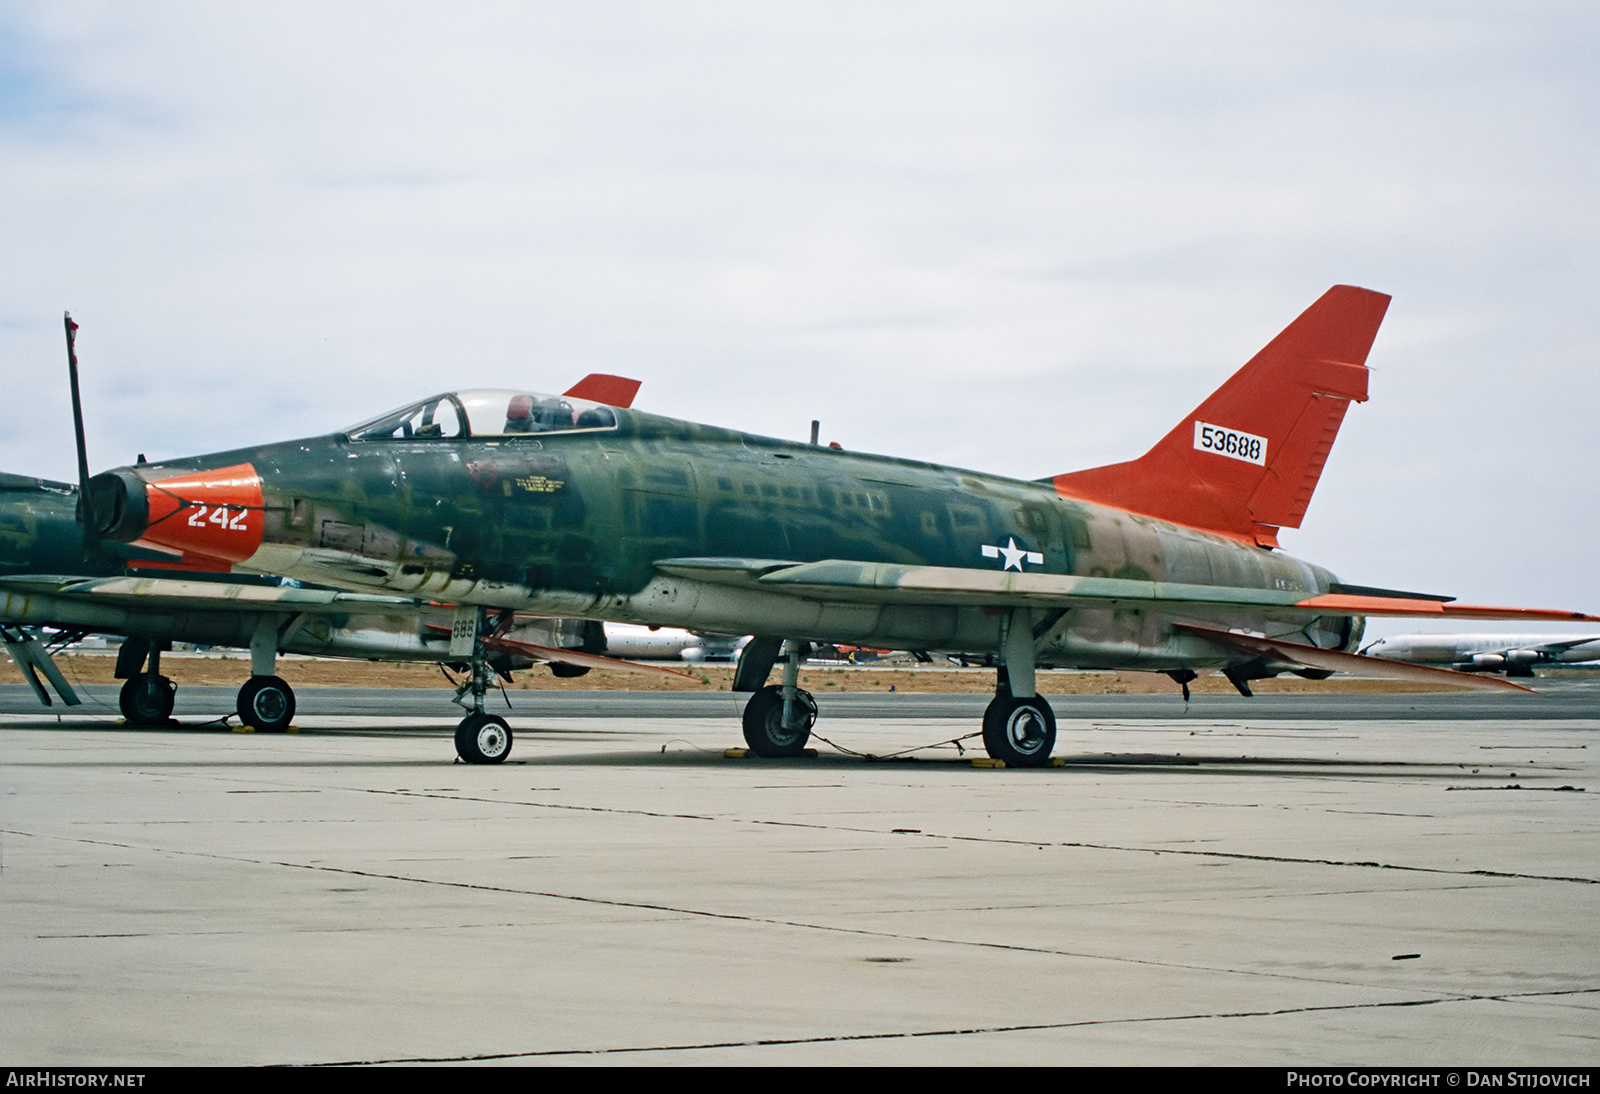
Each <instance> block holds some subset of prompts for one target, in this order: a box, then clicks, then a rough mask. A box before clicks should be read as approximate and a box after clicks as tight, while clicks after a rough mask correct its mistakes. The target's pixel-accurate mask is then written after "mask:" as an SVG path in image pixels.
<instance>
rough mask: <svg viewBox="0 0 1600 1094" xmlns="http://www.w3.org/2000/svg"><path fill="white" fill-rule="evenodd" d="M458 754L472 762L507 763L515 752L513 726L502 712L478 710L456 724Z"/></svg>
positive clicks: (465, 760)
mask: <svg viewBox="0 0 1600 1094" xmlns="http://www.w3.org/2000/svg"><path fill="white" fill-rule="evenodd" d="M456 755H457V756H460V757H461V759H462V761H463V762H465V763H469V764H503V763H505V762H506V757H507V756H509V755H511V727H510V726H508V725H507V724H506V720H505V719H504V718H502V717H500V716H499V715H498V714H485V713H483V711H481V710H480V711H476V712H474V713H472V714H469V715H467V716H466V717H465V718H463V719H461V724H460V725H458V726H456Z"/></svg>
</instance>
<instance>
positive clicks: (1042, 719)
mask: <svg viewBox="0 0 1600 1094" xmlns="http://www.w3.org/2000/svg"><path fill="white" fill-rule="evenodd" d="M1033 643H1034V638H1033V619H1032V616H1031V614H1030V613H1029V612H1027V611H1025V610H1023V609H1020V608H1019V609H1017V610H1016V611H1013V612H1011V613H1010V614H1009V615H1006V616H1004V617H1002V618H1001V621H1000V667H999V668H998V669H997V670H996V671H995V685H994V699H993V700H992V701H991V702H990V703H989V707H988V709H987V710H985V711H984V712H983V747H984V750H985V751H987V752H988V753H989V758H990V759H993V760H1000V761H1001V762H1003V763H1004V764H1005V765H1006V766H1007V767H1043V766H1044V765H1045V764H1048V763H1049V762H1050V753H1051V751H1053V750H1054V749H1055V747H1056V715H1055V711H1053V710H1051V709H1050V704H1049V703H1047V702H1045V700H1044V698H1043V697H1042V696H1040V695H1039V694H1038V693H1037V692H1036V691H1035V690H1034V660H1033V652H1034V645H1033Z"/></svg>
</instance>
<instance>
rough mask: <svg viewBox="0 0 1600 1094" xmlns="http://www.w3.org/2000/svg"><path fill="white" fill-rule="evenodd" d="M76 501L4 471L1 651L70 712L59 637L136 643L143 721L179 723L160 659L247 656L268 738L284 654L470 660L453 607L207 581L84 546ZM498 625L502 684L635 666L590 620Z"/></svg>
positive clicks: (283, 702) (291, 698) (239, 580)
mask: <svg viewBox="0 0 1600 1094" xmlns="http://www.w3.org/2000/svg"><path fill="white" fill-rule="evenodd" d="M71 329H72V328H69V333H70V331H71ZM638 388H639V382H638V381H636V380H630V379H626V378H624V377H616V376H607V375H602V374H591V375H589V376H586V377H584V379H582V380H580V381H579V382H578V383H577V384H576V385H575V386H574V387H572V388H571V389H570V390H569V392H568V394H569V395H574V396H576V395H587V396H588V397H589V398H591V399H594V400H602V401H607V402H611V403H614V404H616V405H618V406H627V405H629V404H630V403H631V402H632V400H633V397H634V395H635V393H636V392H637V391H638ZM78 495H79V489H78V487H76V486H74V485H71V484H68V483H61V482H52V481H50V480H48V479H38V478H30V477H26V476H20V475H9V474H5V473H0V642H3V643H4V645H5V647H6V651H7V652H8V653H9V654H10V655H11V658H12V660H13V661H14V662H15V663H16V664H17V666H18V668H19V669H20V670H21V671H22V674H23V678H24V679H25V680H26V681H27V682H28V683H29V684H30V685H31V687H32V688H33V691H34V694H35V695H36V696H37V697H38V699H39V701H40V702H41V703H43V704H44V705H46V706H50V705H53V703H52V700H51V698H50V692H49V690H47V689H46V684H48V685H49V688H50V689H53V690H54V691H55V693H56V694H57V695H58V696H59V697H60V699H61V700H62V702H63V703H65V704H66V705H68V706H76V705H78V704H79V703H80V699H79V696H78V694H77V692H76V690H75V689H74V688H73V687H72V686H71V684H70V683H69V682H68V681H67V679H66V678H65V676H64V675H63V674H62V672H61V671H60V668H59V666H57V665H56V663H55V661H54V659H53V658H52V656H51V653H50V650H49V648H48V645H47V644H46V642H44V641H41V639H42V638H44V637H45V636H46V635H48V634H50V633H51V632H54V636H55V639H56V641H57V642H58V643H61V642H71V641H75V640H76V639H78V638H81V637H83V636H84V635H88V634H98V635H109V636H122V637H123V638H124V639H125V641H123V643H122V644H121V646H120V647H119V649H118V652H117V662H116V668H115V678H116V679H119V680H122V681H124V683H123V686H122V690H121V693H120V695H119V696H118V704H119V707H120V708H121V711H122V715H123V717H124V718H125V719H127V721H128V722H129V723H131V724H134V725H162V724H166V723H167V722H168V721H169V720H170V716H171V714H172V708H173V703H174V700H175V691H176V689H175V688H174V686H173V683H172V681H171V680H170V679H168V678H167V677H165V676H163V675H162V673H161V655H162V653H164V652H166V651H168V650H170V649H171V648H172V645H173V643H174V642H187V643H197V644H203V645H207V646H220V647H237V648H241V649H248V650H249V651H250V658H251V675H250V678H249V679H248V680H247V681H245V683H244V684H243V686H242V687H241V688H240V690H239V696H238V702H237V705H236V712H237V714H238V718H239V721H240V723H241V724H243V725H249V726H253V727H254V728H256V729H258V730H261V731H264V732H272V731H277V730H282V729H284V728H286V727H287V726H288V725H289V724H290V722H291V720H292V719H293V717H294V711H295V695H294V690H293V689H292V688H291V687H290V686H289V684H288V683H287V682H286V681H284V680H283V679H282V678H281V677H279V676H278V675H277V674H276V658H277V655H278V654H279V653H300V654H312V655H317V656H323V657H344V658H359V659H363V660H374V661H425V662H441V663H449V662H452V661H459V660H462V659H463V656H464V654H463V652H462V650H461V649H460V641H459V639H454V638H453V634H452V626H453V607H451V606H443V607H441V606H440V605H437V604H433V603H429V602H428V601H425V600H417V599H415V598H410V597H397V596H388V595H373V594H370V593H360V592H355V593H351V592H343V591H339V590H336V589H332V588H327V587H307V586H304V585H302V584H301V583H299V582H295V581H292V580H285V579H282V578H279V577H276V576H258V575H250V574H232V573H228V574H224V573H216V572H207V571H214V570H217V569H219V568H218V567H215V566H209V565H203V564H202V565H200V566H191V565H189V564H186V563H185V562H184V561H183V560H182V559H181V558H179V557H176V556H175V555H174V553H173V552H171V551H166V550H162V549H160V548H148V547H139V546H129V545H124V544H119V543H110V542H106V541H100V540H86V538H85V536H84V535H83V531H82V527H81V521H80V515H79V507H78ZM185 570H188V571H190V572H184V571H185ZM497 629H498V634H497V635H492V636H491V637H490V640H489V645H490V647H491V652H490V658H491V668H492V669H494V670H495V671H497V672H499V673H500V674H502V675H506V674H509V673H510V672H512V671H514V670H518V669H523V668H528V667H531V666H532V665H534V664H537V663H549V664H550V665H551V668H552V670H553V671H555V672H556V673H558V674H561V675H577V674H580V673H583V672H587V671H588V670H589V669H590V668H593V667H597V666H603V667H611V668H616V667H622V668H627V669H634V668H636V666H631V665H627V664H626V663H624V662H620V661H617V660H615V659H613V658H609V657H604V656H598V655H599V654H602V653H603V652H604V641H603V638H602V637H601V636H600V633H599V631H598V627H597V625H595V624H592V623H586V622H585V621H583V620H559V619H528V618H503V619H502V620H500V621H499V622H498V623H497ZM453 640H454V643H455V645H454V647H453V646H452V642H453ZM453 648H454V650H455V652H454V653H452V649H453ZM465 652H466V653H470V652H471V643H470V642H469V643H468V646H467V649H466V651H465Z"/></svg>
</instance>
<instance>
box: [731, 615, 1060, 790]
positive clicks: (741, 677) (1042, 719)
mask: <svg viewBox="0 0 1600 1094" xmlns="http://www.w3.org/2000/svg"><path fill="white" fill-rule="evenodd" d="M809 648H810V647H809V645H808V644H807V643H805V642H797V641H794V640H792V639H791V640H790V641H788V642H783V641H782V640H781V639H778V638H768V637H757V638H754V639H752V640H751V641H750V642H749V643H747V644H746V645H745V647H744V649H743V650H742V651H740V654H739V667H738V669H737V670H735V672H734V680H733V690H735V691H749V692H754V694H753V695H751V696H750V701H749V702H748V703H746V704H745V708H744V739H745V743H746V744H748V745H749V746H750V751H751V752H754V753H755V754H756V755H757V756H765V757H770V758H783V757H791V756H802V755H804V754H805V752H806V742H807V741H809V740H810V739H811V728H812V727H813V726H814V725H816V722H817V701H816V699H814V698H813V697H812V696H811V694H810V693H809V692H807V691H804V690H802V689H801V688H800V687H799V679H800V664H801V662H802V661H803V660H804V659H805V655H806V653H807V652H808V651H809ZM780 653H781V654H782V655H783V657H784V666H783V683H782V684H765V683H764V681H765V680H766V678H767V676H768V675H769V674H770V673H771V671H772V667H773V665H774V664H776V663H777V660H778V657H779V655H780ZM998 660H999V667H998V668H997V669H996V673H995V694H994V699H993V701H991V702H990V703H989V707H988V709H987V710H985V711H984V712H983V747H984V749H985V750H986V751H987V752H988V753H989V756H990V758H991V759H995V760H1000V761H1002V762H1003V763H1004V764H1005V765H1006V766H1007V767H1044V766H1045V765H1047V764H1049V762H1050V753H1051V752H1053V751H1054V750H1055V746H1056V715H1055V711H1053V710H1051V709H1050V704H1049V703H1048V702H1046V701H1045V700H1044V698H1043V697H1042V696H1041V695H1039V694H1038V692H1037V691H1036V690H1035V688H1034V635H1033V620H1032V617H1031V615H1030V613H1028V612H1027V611H1025V610H1020V609H1019V610H1017V611H1012V612H1009V613H1007V614H1006V615H1004V616H1002V617H1001V623H1000V656H999V658H998Z"/></svg>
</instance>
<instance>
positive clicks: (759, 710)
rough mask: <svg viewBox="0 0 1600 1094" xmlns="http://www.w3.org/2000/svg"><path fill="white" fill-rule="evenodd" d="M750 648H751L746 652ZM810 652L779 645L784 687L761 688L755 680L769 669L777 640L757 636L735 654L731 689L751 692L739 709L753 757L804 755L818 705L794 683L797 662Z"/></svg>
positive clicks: (796, 644) (801, 647)
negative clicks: (738, 654) (752, 692)
mask: <svg viewBox="0 0 1600 1094" xmlns="http://www.w3.org/2000/svg"><path fill="white" fill-rule="evenodd" d="M751 646H754V647H756V648H755V649H754V650H751V648H750V647H751ZM809 649H810V646H809V644H808V643H805V642H794V641H790V642H787V643H783V646H782V650H783V653H784V655H785V656H784V663H783V683H782V684H768V685H766V686H765V687H761V686H760V681H762V680H765V679H766V677H767V674H768V673H769V672H771V671H772V665H773V662H774V661H776V660H777V657H778V653H779V640H778V639H776V638H756V639H753V640H752V641H751V642H750V643H749V644H747V645H746V646H745V650H744V651H741V653H740V656H739V668H738V670H737V671H736V672H735V674H734V675H735V679H734V689H735V690H736V691H754V692H755V694H754V695H752V696H750V701H749V702H748V703H746V704H745V707H744V741H745V744H747V745H749V746H750V751H751V752H754V753H755V754H756V755H757V756H765V757H767V758H769V759H782V758H784V757H791V756H803V755H805V751H806V742H807V741H809V740H810V739H811V727H812V726H814V725H816V724H817V701H816V699H815V698H813V697H812V695H811V693H810V692H809V691H804V690H802V689H801V687H800V683H799V682H800V663H801V662H802V661H803V660H805V655H806V653H807V652H808V651H809ZM757 670H759V675H758V674H757ZM741 683H742V684H743V686H741Z"/></svg>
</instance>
